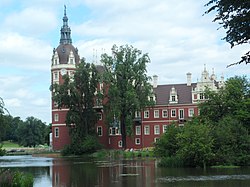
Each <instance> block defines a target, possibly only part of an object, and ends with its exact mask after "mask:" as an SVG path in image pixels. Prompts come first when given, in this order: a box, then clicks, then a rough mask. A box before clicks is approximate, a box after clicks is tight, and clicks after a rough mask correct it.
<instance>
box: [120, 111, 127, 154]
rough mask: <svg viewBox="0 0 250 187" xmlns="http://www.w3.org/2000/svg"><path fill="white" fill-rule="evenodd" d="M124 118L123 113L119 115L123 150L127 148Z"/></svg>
mask: <svg viewBox="0 0 250 187" xmlns="http://www.w3.org/2000/svg"><path fill="white" fill-rule="evenodd" d="M125 119H126V115H125V114H124V113H122V115H121V134H122V148H123V149H124V150H126V149H127V142H126V124H125Z"/></svg>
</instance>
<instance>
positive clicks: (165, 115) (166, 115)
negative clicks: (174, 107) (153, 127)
mask: <svg viewBox="0 0 250 187" xmlns="http://www.w3.org/2000/svg"><path fill="white" fill-rule="evenodd" d="M162 117H163V118H167V117H168V111H167V110H163V111H162Z"/></svg>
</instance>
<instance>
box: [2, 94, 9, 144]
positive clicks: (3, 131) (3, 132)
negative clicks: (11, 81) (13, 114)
mask: <svg viewBox="0 0 250 187" xmlns="http://www.w3.org/2000/svg"><path fill="white" fill-rule="evenodd" d="M5 112H8V111H7V109H6V108H5V106H4V102H3V99H2V98H1V97H0V142H1V141H2V139H3V138H4V136H5V133H6V126H7V125H6V123H5V117H4V113H5Z"/></svg>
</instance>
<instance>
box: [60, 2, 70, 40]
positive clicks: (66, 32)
mask: <svg viewBox="0 0 250 187" xmlns="http://www.w3.org/2000/svg"><path fill="white" fill-rule="evenodd" d="M70 34H71V30H70V28H69V26H68V17H67V12H66V5H64V16H63V26H62V28H61V39H60V44H71V43H72V40H71V36H70Z"/></svg>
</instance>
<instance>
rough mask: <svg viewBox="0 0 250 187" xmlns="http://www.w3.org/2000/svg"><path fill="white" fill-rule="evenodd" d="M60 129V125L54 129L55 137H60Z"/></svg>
mask: <svg viewBox="0 0 250 187" xmlns="http://www.w3.org/2000/svg"><path fill="white" fill-rule="evenodd" d="M59 133H60V131H59V127H55V129H54V137H55V138H59V136H60V134H59Z"/></svg>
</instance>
